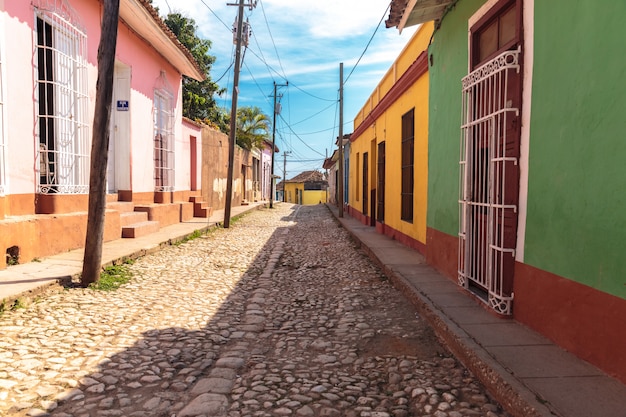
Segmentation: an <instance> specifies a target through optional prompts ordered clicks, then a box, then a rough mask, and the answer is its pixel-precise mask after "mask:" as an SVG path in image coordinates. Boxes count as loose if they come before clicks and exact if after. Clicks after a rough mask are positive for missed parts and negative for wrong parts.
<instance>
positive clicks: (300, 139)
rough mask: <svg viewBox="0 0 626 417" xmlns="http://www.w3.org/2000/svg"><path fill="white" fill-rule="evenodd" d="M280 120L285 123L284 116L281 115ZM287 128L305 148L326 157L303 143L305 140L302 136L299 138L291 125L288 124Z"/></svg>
mask: <svg viewBox="0 0 626 417" xmlns="http://www.w3.org/2000/svg"><path fill="white" fill-rule="evenodd" d="M280 118H281V119H282V120H283V121H285V119H283V116H282V115H280ZM285 123H286V122H285ZM287 127H288V128H289V130H290V131H291V133H293V134H294V136H295V137H296V138H297V139H298V140H299V141H300V142H302V144H303V145H304V146H306V147H307V148H309V149H310V150H312V151H313V152H315V153H316V154H318V155H320V156H324V155H323V154H321V153H319V152H318V151H316V150H315V149H313V148H311V146H310V145H309V144H308V143H306V142H305V141H303V140H302V138H300V136H298V134H297V133H296V132H294V131H293V129H292V128H291V126H290V125H288V124H287Z"/></svg>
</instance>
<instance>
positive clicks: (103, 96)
mask: <svg viewBox="0 0 626 417" xmlns="http://www.w3.org/2000/svg"><path fill="white" fill-rule="evenodd" d="M119 11H120V1H119V0H105V2H104V13H103V15H102V35H101V37H100V44H99V46H98V81H97V83H96V105H95V107H96V108H95V111H94V116H93V135H92V141H91V161H90V171H89V207H88V212H87V233H86V235H85V251H84V254H83V273H82V276H81V284H82V286H83V287H87V286H88V285H89V284H91V283H93V282H96V281H98V280H99V279H100V267H101V264H102V240H103V236H104V212H105V209H106V177H107V175H106V174H107V162H108V155H109V152H108V151H109V120H110V118H111V100H112V99H113V68H114V67H115V47H116V45H117V27H118V23H119Z"/></svg>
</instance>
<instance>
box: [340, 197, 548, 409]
mask: <svg viewBox="0 0 626 417" xmlns="http://www.w3.org/2000/svg"><path fill="white" fill-rule="evenodd" d="M328 209H329V211H330V212H331V214H332V215H333V217H334V218H335V219H336V220H337V222H339V224H340V225H341V226H342V227H343V228H344V230H346V231H347V232H348V233H349V234H350V236H351V237H352V239H353V240H354V242H355V243H357V244H358V245H359V247H360V248H361V249H362V250H363V251H364V252H365V254H366V255H367V256H368V257H369V258H370V259H371V260H372V261H373V262H374V263H375V264H376V265H377V266H378V267H379V268H380V269H381V270H382V272H383V273H384V274H385V275H386V276H387V277H388V278H389V280H390V281H391V282H392V284H393V285H394V287H396V289H398V290H399V291H400V292H402V294H403V296H404V297H406V298H407V300H408V301H409V302H410V303H411V304H412V305H413V306H414V307H415V308H416V310H417V311H418V313H419V314H420V315H421V316H422V317H424V318H425V319H426V320H427V321H428V323H429V324H430V325H431V326H432V327H433V329H434V331H435V334H436V335H437V337H438V339H439V340H440V341H441V342H442V343H443V345H444V346H445V347H446V348H447V349H448V350H449V351H450V352H451V353H452V354H453V355H454V356H455V357H456V358H457V359H458V360H459V361H461V362H462V363H463V365H464V366H465V367H466V368H467V369H468V370H469V371H470V372H472V373H473V374H474V375H475V376H476V378H477V379H478V380H479V381H480V382H481V383H482V384H483V385H484V386H485V387H486V388H487V390H488V391H489V393H490V394H491V395H492V396H493V397H494V399H495V400H496V401H498V402H499V403H500V404H501V405H502V407H503V408H504V409H505V410H506V411H507V412H508V413H510V414H512V415H513V416H514V417H554V416H556V415H558V414H557V413H556V412H555V411H553V410H550V408H549V406H548V404H545V403H543V402H542V401H541V400H540V397H539V396H538V394H535V393H534V392H532V391H531V390H530V389H529V388H528V387H526V386H525V385H524V384H523V383H522V382H520V381H519V380H518V379H516V378H515V377H514V376H513V375H511V373H510V372H508V371H507V370H506V369H505V368H503V367H502V365H500V364H499V363H498V362H497V361H496V360H495V359H493V358H492V357H491V356H490V355H489V354H488V353H487V352H486V351H485V350H484V349H483V348H482V347H481V346H480V345H479V344H478V343H476V342H475V341H474V340H473V339H472V338H471V337H470V336H469V335H468V334H467V333H466V332H465V331H464V330H463V329H462V328H460V327H459V326H458V325H457V324H456V323H454V322H453V321H452V320H450V318H448V316H446V315H445V314H444V313H443V312H442V311H441V310H440V309H438V308H437V306H436V305H435V304H433V302H432V301H431V300H430V299H429V298H428V297H427V296H426V295H425V294H423V293H421V292H420V291H419V290H418V289H417V288H415V287H414V286H413V285H411V284H410V283H409V282H408V281H407V280H406V278H405V277H404V276H402V275H401V274H398V273H396V272H395V271H394V270H393V269H392V268H390V267H388V266H387V265H385V264H383V263H382V262H381V261H380V259H379V258H378V256H376V254H375V253H374V252H373V251H372V250H371V249H370V248H369V247H368V246H367V245H365V244H364V243H363V242H362V241H361V240H360V239H359V237H358V236H357V235H356V234H355V233H354V232H352V231H351V230H350V229H349V228H347V227H345V226H344V224H343V222H342V220H340V219H339V218H338V217H337V215H336V213H335V211H333V210H332V209H331V208H330V207H328Z"/></svg>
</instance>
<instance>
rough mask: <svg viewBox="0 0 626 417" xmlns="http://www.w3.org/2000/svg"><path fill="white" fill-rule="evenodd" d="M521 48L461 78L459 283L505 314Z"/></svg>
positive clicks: (507, 311) (508, 304)
mask: <svg viewBox="0 0 626 417" xmlns="http://www.w3.org/2000/svg"><path fill="white" fill-rule="evenodd" d="M519 55H520V50H519V49H517V50H513V51H506V52H504V53H502V54H500V55H499V56H497V57H496V58H494V59H493V60H491V61H489V62H487V63H486V64H484V65H482V66H481V67H479V68H477V69H476V70H475V71H473V72H471V73H470V74H469V75H467V76H466V77H465V78H463V124H462V126H461V131H462V135H461V146H460V170H459V171H460V178H459V184H460V187H459V188H460V196H459V276H458V279H459V284H460V285H462V286H463V287H465V288H470V287H471V288H474V289H478V290H477V292H478V294H479V295H480V294H481V293H484V294H485V298H484V300H485V302H487V303H488V304H489V305H490V307H491V308H493V309H494V310H495V311H497V312H498V313H501V314H511V313H512V301H513V292H512V288H511V287H512V282H511V279H510V278H511V277H512V272H513V267H514V256H515V234H514V230H515V226H516V221H517V218H516V216H517V205H516V204H513V203H512V202H515V201H517V200H516V198H517V197H516V196H514V195H513V192H512V191H511V184H512V183H514V182H515V181H517V174H516V173H517V154H516V151H515V150H514V149H513V147H512V146H511V142H512V141H513V140H514V138H513V135H514V132H513V131H514V129H511V126H514V125H515V123H516V118H517V117H518V116H519V108H517V107H515V106H514V105H513V100H512V99H511V98H510V97H511V96H510V94H511V91H512V89H513V88H514V85H513V80H514V78H517V77H519V71H520V65H519Z"/></svg>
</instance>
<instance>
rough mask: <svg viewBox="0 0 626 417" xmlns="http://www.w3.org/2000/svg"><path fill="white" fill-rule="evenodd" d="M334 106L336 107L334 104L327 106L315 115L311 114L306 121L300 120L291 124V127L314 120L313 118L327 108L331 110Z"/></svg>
mask: <svg viewBox="0 0 626 417" xmlns="http://www.w3.org/2000/svg"><path fill="white" fill-rule="evenodd" d="M335 105H336V103H332V104H330V105H328V106H327V107H324V108H323V109H322V110H320V111H318V112H317V113H315V114H312V115H311V116H309V117H307V118H306V119H302V120H300V121H298V122H295V123H292V124H291V126H296V125H299V124H300V123H304V122H307V121H309V120H311V119H312V118H314V117H315V116H317V115H318V114H320V113H322V112H325V111H326V110H328V109H329V108H331V107H332V106H335Z"/></svg>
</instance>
